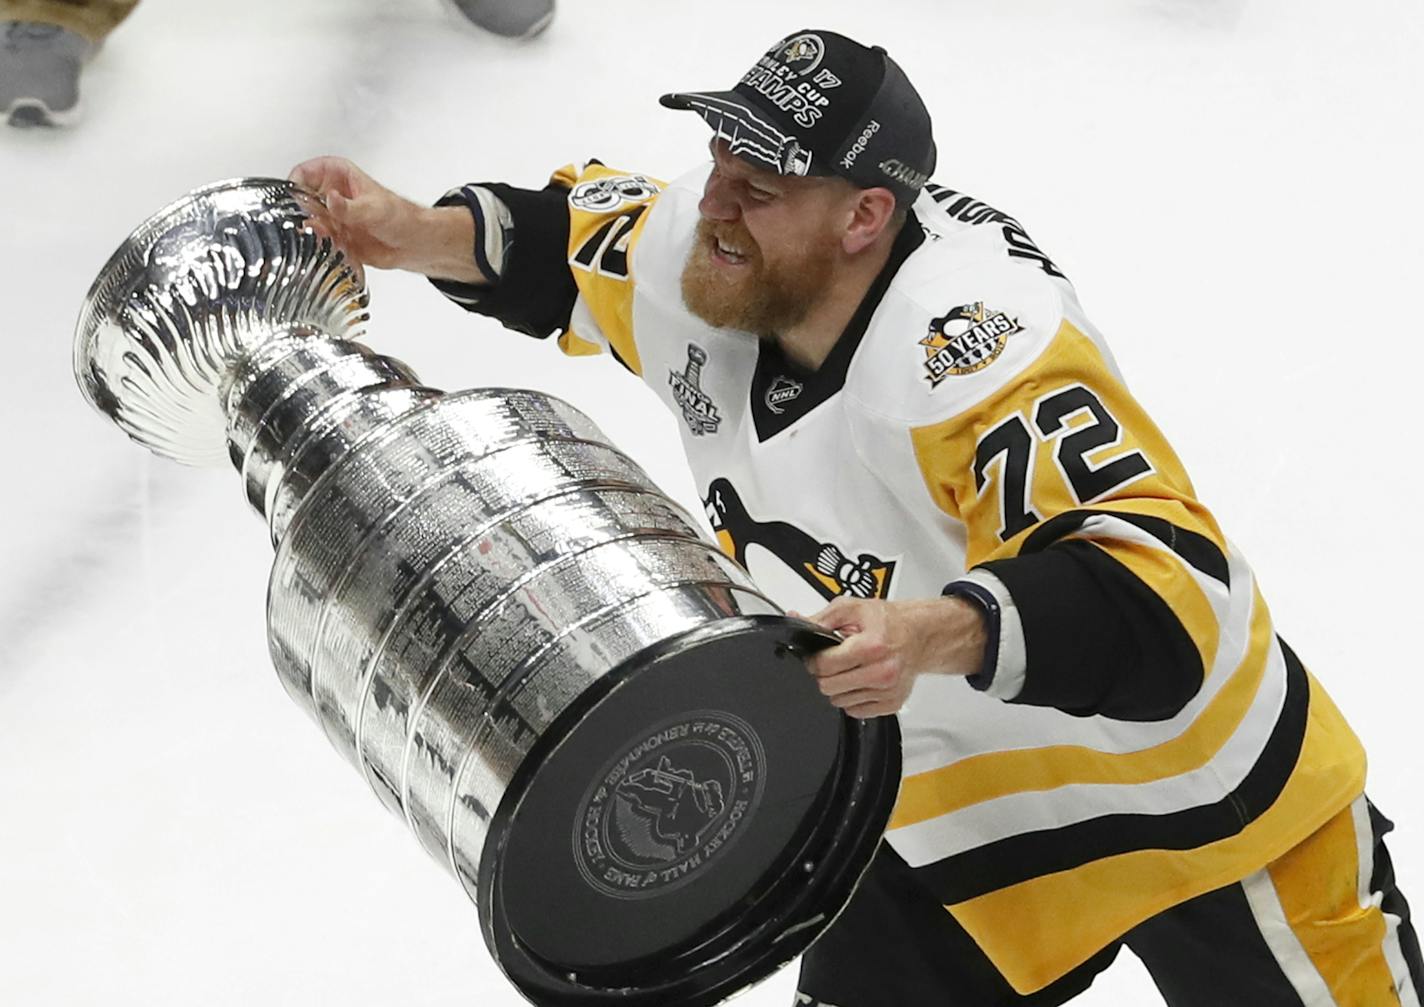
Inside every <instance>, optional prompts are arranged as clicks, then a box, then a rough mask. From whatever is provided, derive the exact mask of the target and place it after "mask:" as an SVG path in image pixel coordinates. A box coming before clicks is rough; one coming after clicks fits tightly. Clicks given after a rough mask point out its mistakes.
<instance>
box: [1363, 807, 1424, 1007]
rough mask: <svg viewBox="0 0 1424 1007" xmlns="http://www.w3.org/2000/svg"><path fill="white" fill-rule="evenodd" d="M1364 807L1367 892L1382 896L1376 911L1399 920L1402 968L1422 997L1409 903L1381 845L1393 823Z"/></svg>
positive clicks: (1421, 966) (1423, 967)
mask: <svg viewBox="0 0 1424 1007" xmlns="http://www.w3.org/2000/svg"><path fill="white" fill-rule="evenodd" d="M1365 803H1366V805H1367V806H1368V807H1369V812H1370V832H1371V836H1370V840H1371V844H1372V848H1373V850H1374V865H1375V866H1374V871H1373V872H1372V873H1371V875H1370V891H1372V892H1380V893H1382V894H1383V899H1382V900H1381V901H1380V909H1382V910H1383V911H1384V912H1387V913H1389V914H1390V915H1391V916H1397V917H1398V918H1399V928H1398V929H1397V930H1396V931H1395V934H1396V936H1397V937H1398V939H1399V950H1400V952H1401V953H1402V954H1403V955H1404V964H1405V967H1406V969H1407V970H1408V971H1409V978H1410V980H1411V981H1412V982H1413V983H1414V989H1415V991H1416V992H1420V993H1424V959H1422V958H1421V956H1420V953H1419V934H1418V933H1417V932H1416V931H1415V929H1414V922H1413V920H1412V919H1410V914H1409V903H1408V902H1406V901H1405V900H1404V893H1403V892H1401V891H1400V890H1399V885H1398V883H1397V882H1396V881H1395V877H1394V864H1393V862H1392V861H1391V860H1390V858H1389V850H1388V849H1386V848H1385V845H1384V837H1385V834H1386V833H1388V832H1390V831H1392V830H1393V829H1394V823H1393V822H1391V821H1390V820H1389V819H1388V818H1386V817H1385V816H1384V814H1383V813H1382V812H1381V811H1380V810H1379V809H1378V808H1376V807H1375V806H1374V804H1373V803H1371V802H1370V801H1368V799H1367V800H1366V802H1365Z"/></svg>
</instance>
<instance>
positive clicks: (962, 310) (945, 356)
mask: <svg viewBox="0 0 1424 1007" xmlns="http://www.w3.org/2000/svg"><path fill="white" fill-rule="evenodd" d="M1022 331H1023V326H1021V325H1020V324H1019V323H1018V321H1017V320H1016V319H1013V318H1010V317H1009V316H1008V315H1006V314H1004V313H1003V312H1002V311H993V310H991V309H989V308H986V307H984V302H983V301H978V302H976V303H974V304H961V305H960V306H959V307H957V308H952V309H950V310H949V311H947V312H946V313H945V314H943V315H940V316H939V317H938V318H935V319H934V320H933V321H931V322H930V331H929V334H928V335H926V336H925V338H923V339H921V340H920V345H921V346H923V347H924V348H925V380H926V381H928V382H929V383H930V386H931V387H934V386H935V385H938V384H939V383H940V382H941V381H943V380H944V379H945V378H947V377H950V376H952V375H961V374H973V373H974V372H976V371H982V370H983V369H984V368H986V367H988V366H989V365H990V364H992V363H993V362H994V361H995V360H998V359H999V354H1001V353H1003V352H1004V347H1005V346H1006V345H1007V344H1008V341H1009V337H1010V336H1012V335H1013V334H1014V333H1016V332H1022Z"/></svg>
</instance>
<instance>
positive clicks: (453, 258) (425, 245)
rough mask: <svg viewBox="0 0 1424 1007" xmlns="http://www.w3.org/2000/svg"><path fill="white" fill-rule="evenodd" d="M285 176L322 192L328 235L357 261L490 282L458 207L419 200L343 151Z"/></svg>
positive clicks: (471, 230)
mask: <svg viewBox="0 0 1424 1007" xmlns="http://www.w3.org/2000/svg"><path fill="white" fill-rule="evenodd" d="M288 177H289V178H290V180H291V181H293V182H295V183H297V184H298V185H301V186H303V187H305V188H307V189H310V190H312V191H313V192H315V193H316V194H317V195H319V196H320V197H321V198H322V200H323V202H325V203H326V208H327V211H328V213H329V215H330V218H331V223H332V225H333V227H334V228H335V230H336V233H335V234H333V235H332V236H331V237H332V239H333V240H335V241H336V242H337V243H338V244H339V245H341V246H342V247H343V248H344V249H345V250H346V252H347V253H348V254H349V255H351V256H352V257H353V258H355V259H356V260H357V261H359V262H360V263H361V264H362V265H366V266H375V267H376V268H378V269H406V270H410V271H411V272H415V273H423V274H424V275H426V276H434V277H439V278H442V279H450V280H459V281H461V282H464V283H473V284H483V283H488V282H490V281H489V279H488V278H486V277H485V276H484V274H483V273H481V272H480V271H479V268H478V267H477V266H476V265H475V262H474V233H475V228H474V222H473V220H472V219H471V217H470V214H469V211H468V210H466V209H464V208H463V207H458V206H450V207H427V206H421V205H420V204H419V203H414V202H412V201H411V200H409V199H406V198H405V197H404V196H401V195H399V194H398V193H396V192H393V191H391V190H390V189H387V188H386V187H385V186H384V185H381V184H380V183H379V182H377V181H376V180H375V179H373V178H372V177H371V176H370V175H368V174H366V173H365V172H364V171H362V170H361V169H360V168H358V167H356V165H354V164H352V163H351V162H350V161H348V160H347V159H346V158H344V157H314V158H312V159H311V160H309V161H303V162H302V163H301V164H299V165H297V166H296V167H295V168H293V169H292V171H291V174H290V175H289V176H288Z"/></svg>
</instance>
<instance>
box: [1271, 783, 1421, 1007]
mask: <svg viewBox="0 0 1424 1007" xmlns="http://www.w3.org/2000/svg"><path fill="white" fill-rule="evenodd" d="M1358 800H1359V801H1364V798H1363V797H1361V798H1358ZM1359 817H1360V818H1362V819H1364V821H1366V822H1368V820H1369V819H1368V816H1367V815H1361V816H1359ZM1355 830H1356V815H1355V813H1354V809H1353V808H1346V809H1345V810H1344V811H1342V812H1340V813H1339V814H1337V815H1336V816H1335V817H1334V818H1332V819H1330V821H1329V822H1327V823H1326V824H1325V825H1324V827H1322V828H1321V829H1320V830H1319V831H1318V832H1316V833H1315V834H1314V835H1313V836H1311V837H1310V838H1309V839H1308V840H1306V841H1305V842H1303V843H1301V844H1300V845H1299V846H1297V847H1295V848H1294V849H1292V850H1291V851H1290V852H1288V853H1286V854H1285V856H1283V857H1281V858H1280V859H1279V860H1276V861H1275V862H1274V863H1272V864H1271V865H1270V867H1268V868H1267V873H1269V874H1270V876H1271V884H1272V885H1273V886H1274V888H1275V890H1276V896H1277V898H1278V899H1279V900H1280V903H1281V909H1282V910H1284V912H1285V917H1286V922H1287V923H1289V924H1290V928H1291V930H1292V931H1294V933H1295V935H1296V939H1297V940H1299V941H1300V945H1301V947H1302V948H1304V950H1305V953H1306V955H1307V956H1308V957H1309V958H1310V961H1311V963H1312V964H1313V965H1314V966H1315V969H1316V971H1317V972H1319V973H1320V977H1321V978H1322V979H1323V980H1324V981H1325V984H1326V986H1328V987H1329V989H1330V993H1331V996H1332V997H1333V998H1334V1000H1335V1002H1336V1003H1337V1004H1340V1005H1342V1007H1344V1005H1349V1004H1394V1003H1398V1002H1399V1000H1398V997H1397V995H1396V994H1395V991H1394V976H1393V975H1392V974H1391V973H1390V968H1389V962H1388V961H1387V960H1386V959H1385V952H1384V941H1385V936H1386V927H1385V920H1384V915H1383V913H1381V912H1380V908H1379V906H1377V905H1368V906H1366V905H1362V904H1361V901H1360V896H1361V893H1362V892H1368V889H1369V881H1370V879H1369V878H1368V877H1365V878H1361V877H1360V872H1361V864H1360V853H1359V851H1360V850H1361V848H1363V849H1367V850H1368V849H1370V848H1371V846H1372V845H1373V837H1372V836H1369V835H1366V836H1364V837H1363V840H1364V844H1363V847H1362V845H1361V842H1360V839H1361V838H1362V837H1359V836H1357V835H1356V834H1355ZM1351 867H1353V868H1354V870H1350V869H1349V868H1351Z"/></svg>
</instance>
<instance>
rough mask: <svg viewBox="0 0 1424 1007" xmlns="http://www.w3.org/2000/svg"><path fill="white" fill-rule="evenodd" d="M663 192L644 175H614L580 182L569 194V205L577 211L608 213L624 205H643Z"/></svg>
mask: <svg viewBox="0 0 1424 1007" xmlns="http://www.w3.org/2000/svg"><path fill="white" fill-rule="evenodd" d="M661 191H662V190H661V189H660V188H659V187H658V184H657V183H656V182H654V181H651V180H650V179H648V178H645V177H644V176H642V175H614V176H612V177H609V178H594V179H590V180H589V181H587V182H580V183H579V184H578V185H576V186H574V190H573V192H571V193H569V204H570V205H571V206H572V207H573V208H574V209H576V210H587V211H589V212H590V213H607V212H608V211H610V210H616V209H617V208H618V207H620V206H622V205H623V204H624V203H642V202H646V201H647V200H649V199H652V198H653V197H654V196H656V195H657V194H658V193H659V192H661Z"/></svg>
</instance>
